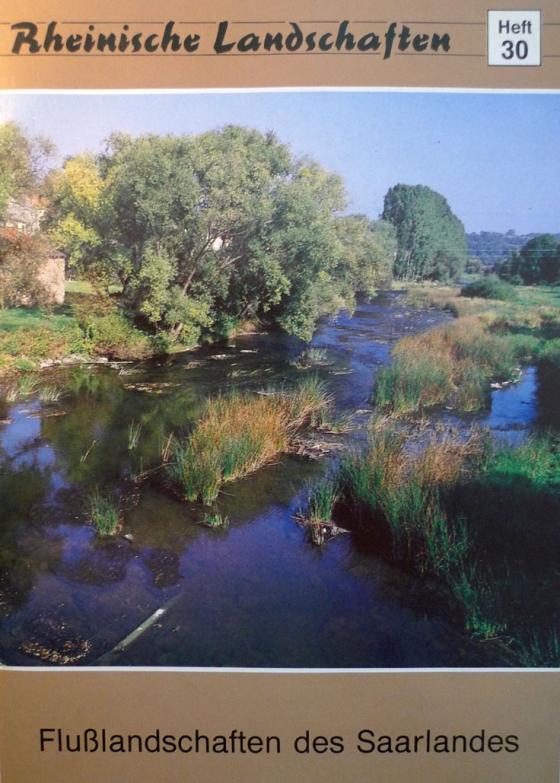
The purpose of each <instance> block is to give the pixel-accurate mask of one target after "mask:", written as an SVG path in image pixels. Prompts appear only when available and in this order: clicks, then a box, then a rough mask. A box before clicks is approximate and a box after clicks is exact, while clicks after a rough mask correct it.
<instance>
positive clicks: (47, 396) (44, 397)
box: [38, 386, 63, 404]
mask: <svg viewBox="0 0 560 783" xmlns="http://www.w3.org/2000/svg"><path fill="white" fill-rule="evenodd" d="M62 393H63V392H62V389H59V388H57V387H56V386H43V387H42V388H41V389H39V394H38V397H39V399H40V400H41V402H44V403H46V404H52V403H55V402H58V401H59V400H60V398H61V397H62Z"/></svg>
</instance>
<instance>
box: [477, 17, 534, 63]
mask: <svg viewBox="0 0 560 783" xmlns="http://www.w3.org/2000/svg"><path fill="white" fill-rule="evenodd" d="M540 64H541V12H540V11H488V65H504V66H508V65H509V66H512V65H515V66H530V65H532V66H535V65H540Z"/></svg>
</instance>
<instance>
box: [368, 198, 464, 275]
mask: <svg viewBox="0 0 560 783" xmlns="http://www.w3.org/2000/svg"><path fill="white" fill-rule="evenodd" d="M382 217H383V219H384V220H387V221H389V222H390V223H392V224H393V226H394V227H395V229H396V235H397V243H398V247H397V256H396V259H395V276H396V277H398V278H400V279H403V280H425V279H431V280H440V281H448V280H455V279H457V278H458V277H459V276H460V275H461V273H462V271H463V269H464V266H465V262H466V260H467V255H468V253H467V239H466V235H465V229H464V226H463V224H462V223H461V221H460V220H459V218H457V217H456V216H455V215H454V214H453V212H452V211H451V208H450V206H449V204H448V203H447V201H446V199H445V198H444V197H443V196H442V195H440V194H439V193H436V192H435V191H434V190H431V188H428V187H426V186H424V185H396V186H395V187H393V188H391V189H390V190H389V191H388V192H387V194H386V196H385V201H384V208H383V216H382Z"/></svg>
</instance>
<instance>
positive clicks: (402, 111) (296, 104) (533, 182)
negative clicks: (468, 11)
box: [0, 91, 560, 234]
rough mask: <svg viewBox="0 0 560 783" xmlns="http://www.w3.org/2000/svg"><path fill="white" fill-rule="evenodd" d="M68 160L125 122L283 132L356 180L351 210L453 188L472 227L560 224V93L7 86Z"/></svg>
mask: <svg viewBox="0 0 560 783" xmlns="http://www.w3.org/2000/svg"><path fill="white" fill-rule="evenodd" d="M6 120H15V121H16V122H18V123H19V124H20V125H22V126H23V127H24V128H25V130H26V131H28V132H29V133H30V134H33V135H34V134H41V135H46V136H48V137H50V138H51V139H52V140H53V141H54V142H55V144H56V146H57V149H58V155H59V157H58V160H57V161H56V162H58V163H60V162H61V161H62V159H63V158H64V157H67V156H70V155H75V154H77V153H80V152H84V151H86V150H87V151H91V152H97V151H100V150H102V149H103V144H104V140H105V139H106V138H107V137H108V135H109V134H110V133H112V132H114V131H124V132H128V133H131V134H133V135H141V134H144V133H161V134H166V133H172V134H195V133H200V132H202V131H206V130H210V129H213V128H218V127H221V126H223V125H228V124H238V125H245V126H249V127H253V128H257V129H259V130H261V131H267V130H272V131H275V133H276V134H277V136H278V137H279V138H280V140H281V141H283V142H285V143H287V144H288V145H289V146H290V148H291V150H292V151H293V153H294V154H295V155H296V156H297V157H300V156H306V157H310V158H313V159H314V160H316V161H318V162H319V163H321V164H322V165H323V166H324V167H326V168H327V169H329V170H331V171H336V172H338V173H339V174H340V175H342V177H343V178H344V181H345V183H346V188H347V193H348V202H349V205H348V211H350V212H359V213H363V214H366V215H368V216H370V217H371V218H377V217H379V215H380V213H381V211H382V209H383V197H384V195H385V193H386V192H387V190H388V189H389V188H390V187H392V186H393V185H396V184H397V183H405V184H410V185H417V184H422V185H428V186H429V187H431V188H433V189H435V190H437V191H439V192H440V193H442V194H443V195H444V196H445V197H446V198H447V200H448V201H449V204H450V206H451V208H452V209H453V211H454V212H455V214H456V215H457V216H458V217H459V218H460V219H461V220H462V221H463V223H464V224H465V227H466V229H467V231H481V230H484V231H508V230H510V229H513V230H515V231H516V232H517V233H519V234H525V233H531V232H537V233H544V232H553V233H557V232H560V93H551V94H538V93H533V94H520V93H515V94H512V93H417V92H411V93H406V92H342V91H340V92H244V93H180V94H177V93H175V94H155V93H148V94H146V93H133V94H116V93H113V94H111V93H107V94H95V93H89V94H68V93H66V94H48V93H40V94H13V93H0V121H6Z"/></svg>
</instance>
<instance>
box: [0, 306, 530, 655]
mask: <svg viewBox="0 0 560 783" xmlns="http://www.w3.org/2000/svg"><path fill="white" fill-rule="evenodd" d="M448 318H450V316H448V315H447V314H445V313H441V312H435V311H422V310H418V309H410V308H408V307H407V304H406V299H405V297H404V295H403V294H399V293H382V294H380V295H379V296H378V297H377V298H376V299H375V300H374V301H373V302H372V303H369V304H361V305H360V306H359V307H358V308H357V310H356V312H355V313H354V314H353V315H349V314H344V313H343V314H340V315H339V316H337V317H336V318H334V319H329V320H325V321H324V322H323V323H322V324H321V326H320V328H319V329H318V331H317V333H316V335H315V337H314V340H313V346H314V347H316V348H318V349H321V350H324V351H325V352H326V359H325V361H326V363H325V364H324V365H321V366H319V367H318V368H317V369H316V372H318V373H319V375H320V376H321V377H323V378H324V379H325V381H326V382H327V384H328V386H329V390H330V391H331V393H332V394H333V396H334V399H335V402H336V408H337V410H338V412H339V413H345V414H351V415H352V429H351V432H350V433H349V434H346V435H345V436H343V440H344V441H345V442H344V447H345V448H348V447H352V445H353V444H352V441H355V442H356V443H357V444H358V445H359V442H360V441H363V438H364V433H365V430H366V427H367V422H368V419H369V417H370V416H371V408H370V402H369V401H370V396H371V391H372V387H373V382H374V377H375V373H376V371H377V369H378V368H379V367H382V366H384V365H386V364H387V363H388V362H389V361H390V353H391V348H392V345H393V343H394V342H395V340H397V339H399V338H400V337H402V336H403V335H406V334H412V333H415V332H418V331H419V330H424V329H427V328H429V327H430V326H433V325H436V324H438V323H441V322H443V321H444V320H446V319H448ZM303 347H304V346H303V344H302V343H301V342H300V341H298V340H297V339H294V338H289V337H286V336H280V335H278V334H258V333H254V334H246V335H243V336H240V337H237V338H235V339H233V340H232V341H231V342H230V343H229V344H227V345H226V346H223V345H222V346H214V347H212V348H211V349H205V350H198V351H193V352H187V353H184V354H180V355H177V356H175V357H173V358H170V359H168V360H165V361H155V360H154V361H151V362H146V363H141V364H121V365H118V366H115V367H110V366H107V367H103V366H91V367H72V368H64V369H60V370H57V371H54V372H49V373H44V374H43V376H42V383H41V385H42V388H43V389H45V388H47V389H49V388H51V389H52V388H56V389H59V390H60V389H62V392H61V393H60V395H59V396H58V394H54V395H50V396H51V399H49V394H48V393H45V392H44V391H41V389H38V390H37V391H36V392H35V393H34V394H32V395H30V396H28V397H26V398H25V399H24V400H23V401H21V400H20V401H16V402H10V401H8V400H7V399H6V398H3V399H2V400H0V419H1V420H2V423H1V424H0V493H1V504H2V505H1V509H0V517H1V521H0V568H1V575H0V660H1V661H2V662H4V663H7V664H12V665H45V664H46V665H49V664H76V665H84V664H87V665H96V664H110V665H124V666H127V665H143V666H238V667H443V666H445V667H456V666H484V665H487V661H486V659H485V657H484V656H485V655H486V653H485V652H484V650H483V649H481V645H476V644H475V643H473V642H472V641H469V640H468V639H467V638H465V636H464V635H463V634H462V632H461V627H460V623H458V622H457V618H454V617H453V614H452V612H451V611H450V608H449V607H448V606H447V605H446V602H445V600H444V599H443V598H440V597H438V591H437V586H436V585H433V584H430V583H426V582H420V581H419V580H416V579H415V578H413V577H411V576H410V575H407V574H404V573H403V572H402V571H399V570H397V569H395V568H393V567H391V566H390V565H388V564H387V563H384V562H383V561H381V560H380V559H378V558H377V557H376V556H375V552H371V551H367V550H364V549H363V546H364V545H363V544H360V543H359V542H357V541H356V540H355V539H354V538H353V537H352V536H351V535H342V536H339V537H338V538H336V539H334V540H332V541H330V542H329V543H328V544H327V545H325V546H324V547H322V548H317V547H315V546H313V545H312V544H311V543H310V541H309V539H308V535H307V532H306V531H305V530H304V529H302V528H301V527H300V526H299V525H298V524H297V523H296V521H295V514H296V512H297V510H298V508H299V507H300V506H301V505H302V503H303V502H304V497H305V488H306V482H308V481H309V480H311V479H312V478H313V477H314V476H317V475H320V474H321V473H322V472H324V471H325V469H326V465H327V464H328V460H322V461H321V460H319V461H315V460H311V459H308V458H306V457H296V456H286V457H284V458H282V459H280V460H279V461H278V463H276V464H273V465H269V466H268V467H266V468H264V469H262V470H260V471H258V472H257V473H255V474H254V475H252V476H250V477H249V478H247V479H245V480H243V481H240V482H238V483H237V484H230V485H227V487H226V489H225V491H224V492H223V493H222V495H221V497H220V499H219V511H220V512H221V513H222V514H224V515H227V516H228V517H229V519H230V521H231V523H230V527H229V529H227V530H223V531H221V530H212V529H208V528H205V527H203V526H201V525H200V524H197V522H199V521H200V511H199V509H197V508H196V507H194V506H192V505H188V504H182V503H180V502H178V501H177V500H175V499H173V498H171V497H169V496H168V495H166V494H164V493H163V492H161V491H160V490H159V489H158V488H157V487H156V486H155V485H154V484H153V483H150V482H146V483H144V484H142V485H141V486H136V485H134V483H133V482H132V481H131V478H132V477H133V476H134V475H136V474H138V473H141V472H142V471H145V470H148V469H150V468H151V467H153V466H154V465H157V464H158V462H161V459H160V457H159V455H160V453H161V450H162V447H163V445H164V444H165V441H166V438H167V437H168V436H169V434H170V433H175V435H177V434H180V433H181V432H183V431H185V430H186V429H188V427H189V425H190V424H191V423H192V422H193V421H194V420H195V419H196V417H197V416H198V415H199V413H200V411H201V409H202V406H203V404H204V401H205V399H207V397H208V396H209V395H212V394H215V393H216V392H218V391H219V390H220V389H225V388H227V387H228V386H232V385H235V386H238V387H243V388H253V389H259V388H262V387H263V385H267V384H278V383H280V382H282V383H284V382H285V383H290V382H291V381H292V380H294V379H296V378H298V377H300V376H301V374H302V373H304V372H308V371H307V370H301V369H298V368H297V367H296V366H294V360H295V359H296V358H297V356H298V355H299V354H300V352H301V351H302V349H303ZM536 387H537V384H536V380H535V374H534V371H533V370H531V369H529V370H528V371H526V372H525V374H524V375H523V377H522V379H521V382H520V383H519V384H517V385H515V386H512V387H509V388H508V389H506V390H503V391H496V392H494V393H493V395H492V409H491V410H490V411H489V412H487V413H484V414H481V415H478V416H476V417H470V418H469V420H468V422H467V423H468V424H470V423H472V422H473V421H476V423H479V424H483V425H486V426H489V427H491V428H492V429H494V430H495V432H496V435H497V437H501V438H506V439H509V440H512V441H516V440H518V439H519V438H520V437H524V435H525V434H526V432H527V431H528V430H529V429H530V428H531V426H532V425H533V423H534V422H535V421H536V420H537V419H538V415H539V412H538V402H537V398H536ZM56 397H58V398H57V399H55V398H56ZM452 421H454V422H455V423H456V422H457V421H458V420H457V419H456V417H454V418H452ZM135 433H136V437H135ZM348 441H351V442H350V443H349V442H348ZM95 487H101V488H103V489H107V488H111V489H112V490H114V491H116V492H117V491H120V492H121V493H122V494H123V502H125V505H126V509H127V510H126V513H125V520H124V529H123V535H121V536H119V537H117V538H115V539H111V540H100V539H99V538H98V537H97V535H96V532H95V530H94V528H93V526H92V525H91V523H90V522H89V521H88V519H87V513H86V510H85V508H86V503H85V500H86V498H87V495H88V493H89V492H91V491H92V490H93V488H95ZM131 487H133V488H134V490H133V493H132V495H133V496H132V497H131V496H130V488H131Z"/></svg>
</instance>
